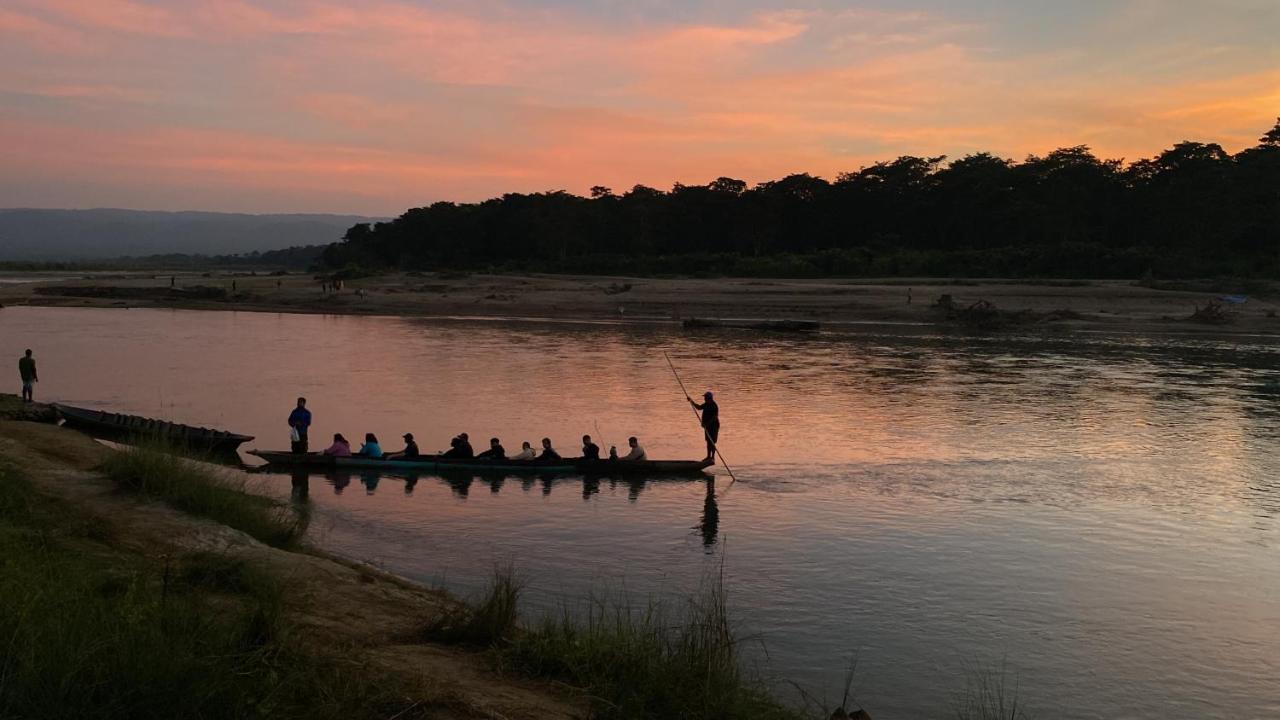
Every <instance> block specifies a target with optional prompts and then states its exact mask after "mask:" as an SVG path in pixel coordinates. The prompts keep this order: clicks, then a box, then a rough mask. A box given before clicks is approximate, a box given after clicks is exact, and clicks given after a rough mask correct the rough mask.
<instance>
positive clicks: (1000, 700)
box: [955, 661, 1031, 720]
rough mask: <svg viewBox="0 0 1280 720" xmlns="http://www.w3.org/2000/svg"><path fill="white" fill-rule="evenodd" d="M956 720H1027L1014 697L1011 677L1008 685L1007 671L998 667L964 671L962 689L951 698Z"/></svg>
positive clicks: (1002, 663) (1015, 689)
mask: <svg viewBox="0 0 1280 720" xmlns="http://www.w3.org/2000/svg"><path fill="white" fill-rule="evenodd" d="M955 716H956V720H1030V717H1031V716H1030V715H1029V714H1028V713H1027V709H1026V708H1025V707H1024V706H1023V705H1022V704H1021V703H1020V701H1019V698H1018V683H1017V680H1016V678H1015V680H1014V683H1013V687H1009V676H1008V671H1007V669H1006V668H1005V664H1004V662H1003V661H1002V662H1001V663H1000V666H999V667H998V668H997V667H989V666H981V665H980V666H975V667H971V668H968V669H966V671H965V689H964V692H962V693H959V694H958V695H957V696H956V698H955Z"/></svg>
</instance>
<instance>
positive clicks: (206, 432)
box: [53, 403, 253, 454]
mask: <svg viewBox="0 0 1280 720" xmlns="http://www.w3.org/2000/svg"><path fill="white" fill-rule="evenodd" d="M53 409H54V410H56V411H57V413H58V415H59V416H60V417H61V418H62V419H63V420H64V421H65V422H66V424H67V425H68V426H70V427H73V428H79V429H81V430H84V431H86V432H89V433H90V434H93V435H98V436H101V437H105V438H109V439H119V440H155V441H157V442H164V443H169V444H172V445H177V446H180V447H183V448H186V449H189V450H201V451H206V452H209V453H213V454H225V453H234V452H235V450H236V448H238V447H240V445H241V444H242V443H246V442H248V441H250V440H252V439H253V436H252V435H239V434H237V433H233V432H227V431H226V430H213V429H210V428H203V427H193V426H191V425H181V424H179V423H172V422H168V421H165V420H155V419H152V418H146V417H141V416H138V415H123V414H120V413H111V412H105V411H103V410H90V409H88V408H79V407H73V406H71V405H62V404H60V403H54V405H53Z"/></svg>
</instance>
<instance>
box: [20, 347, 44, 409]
mask: <svg viewBox="0 0 1280 720" xmlns="http://www.w3.org/2000/svg"><path fill="white" fill-rule="evenodd" d="M18 375H20V376H21V377H22V401H23V402H28V403H29V402H35V399H36V398H35V389H36V388H35V385H36V383H38V382H40V376H39V375H37V374H36V359H35V358H33V357H31V350H30V349H28V350H27V353H26V354H25V355H23V356H22V357H21V358H19V359H18Z"/></svg>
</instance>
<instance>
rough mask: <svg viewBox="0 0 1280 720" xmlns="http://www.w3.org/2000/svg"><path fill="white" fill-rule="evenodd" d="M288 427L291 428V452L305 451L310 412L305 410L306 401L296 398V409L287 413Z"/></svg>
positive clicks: (309, 425)
mask: <svg viewBox="0 0 1280 720" xmlns="http://www.w3.org/2000/svg"><path fill="white" fill-rule="evenodd" d="M289 427H291V428H293V437H292V442H291V443H290V447H291V449H292V450H293V452H296V453H304V452H306V451H307V429H308V428H310V427H311V411H310V410H308V409H307V399H306V398H298V407H296V408H294V409H293V412H291V413H289Z"/></svg>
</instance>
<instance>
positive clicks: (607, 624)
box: [423, 568, 802, 720]
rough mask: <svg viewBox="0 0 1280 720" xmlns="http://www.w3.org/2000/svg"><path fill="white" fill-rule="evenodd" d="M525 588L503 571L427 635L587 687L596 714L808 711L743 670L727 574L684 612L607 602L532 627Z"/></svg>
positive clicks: (723, 717) (634, 718) (724, 718)
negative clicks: (522, 618)
mask: <svg viewBox="0 0 1280 720" xmlns="http://www.w3.org/2000/svg"><path fill="white" fill-rule="evenodd" d="M522 589H523V585H522V584H521V582H520V581H519V579H518V578H517V577H516V576H515V574H514V572H513V571H512V570H511V569H510V568H498V569H497V570H495V572H494V576H493V578H492V580H491V581H490V584H489V587H488V589H487V591H486V592H485V593H484V594H483V595H482V596H481V597H480V599H479V600H478V601H476V602H473V603H471V604H468V605H465V606H463V607H459V608H455V609H451V610H448V611H445V612H444V614H443V615H442V616H441V617H439V618H437V619H433V620H432V621H431V622H429V623H428V624H427V626H426V629H425V630H424V632H423V639H428V640H434V641H440V642H461V643H467V644H472V645H485V646H489V647H490V648H492V650H493V652H494V654H495V659H496V662H497V663H498V665H499V666H500V668H501V669H502V670H504V671H512V672H517V673H520V674H523V675H527V676H532V677H537V678H546V679H550V680H554V681H557V682H559V683H562V684H566V685H569V686H571V687H574V688H577V689H579V690H580V691H581V692H582V693H583V694H584V695H585V696H586V697H587V698H588V699H589V700H590V702H591V705H592V711H593V717H596V718H602V719H616V720H639V719H641V718H655V719H656V718H685V719H687V720H700V719H704V718H705V719H707V720H711V719H713V718H714V719H716V720H734V719H735V718H762V719H765V720H769V719H777V720H784V719H785V720H793V719H795V718H799V717H802V715H801V714H800V713H798V712H796V711H793V710H791V709H788V708H786V707H785V706H783V705H782V704H781V703H779V702H778V701H776V700H774V699H773V698H772V697H771V696H770V694H769V692H768V691H767V689H766V688H765V686H764V684H763V682H761V681H760V680H758V679H757V678H754V677H752V676H750V675H748V674H747V673H745V672H744V671H743V669H742V661H741V657H740V653H739V649H740V642H739V640H738V639H737V638H736V637H735V635H734V632H733V630H732V628H731V626H730V622H729V612H728V608H727V606H726V603H725V593H724V588H723V585H722V584H721V582H720V580H719V579H718V578H717V579H716V580H715V581H714V582H712V583H710V584H709V586H708V588H707V589H706V590H705V591H704V592H702V593H701V594H699V595H698V596H696V597H694V598H691V599H689V600H688V601H687V602H686V603H684V605H683V607H681V608H678V609H676V610H671V609H669V608H668V607H667V606H665V605H662V604H660V603H657V602H651V603H649V604H647V605H646V606H645V607H643V608H641V609H636V608H633V607H631V606H630V605H629V604H628V603H626V602H623V601H616V602H615V601H605V600H600V601H593V602H590V603H589V604H587V606H586V607H584V608H569V607H566V608H564V609H563V610H562V611H561V612H560V613H558V614H556V615H552V616H547V617H544V618H542V619H541V620H540V621H538V622H536V623H534V624H532V625H531V626H528V627H521V626H520V625H519V624H518V605H519V600H520V595H521V591H522Z"/></svg>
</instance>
